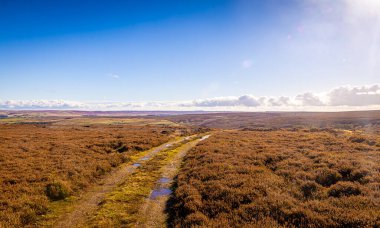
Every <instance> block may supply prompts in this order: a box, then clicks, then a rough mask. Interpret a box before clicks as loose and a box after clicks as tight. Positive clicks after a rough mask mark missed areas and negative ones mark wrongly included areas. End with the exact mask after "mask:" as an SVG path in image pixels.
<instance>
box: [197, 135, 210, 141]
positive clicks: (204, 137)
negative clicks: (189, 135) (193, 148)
mask: <svg viewBox="0 0 380 228" xmlns="http://www.w3.org/2000/svg"><path fill="white" fill-rule="evenodd" d="M208 137H210V135H205V136H203V137H202V138H201V139H200V140H199V141H203V140H205V139H207V138H208Z"/></svg>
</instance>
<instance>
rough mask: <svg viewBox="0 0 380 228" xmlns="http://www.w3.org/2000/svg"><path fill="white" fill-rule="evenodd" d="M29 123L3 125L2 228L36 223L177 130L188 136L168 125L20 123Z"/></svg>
mask: <svg viewBox="0 0 380 228" xmlns="http://www.w3.org/2000/svg"><path fill="white" fill-rule="evenodd" d="M2 120H6V119H2ZM28 121H29V122H30V120H28V119H17V121H16V120H15V119H12V121H11V123H12V124H4V123H3V124H0V142H1V144H0V152H1V156H0V190H1V191H0V227H3V226H6V227H7V226H9V227H15V226H21V225H30V224H34V223H35V222H36V221H37V219H38V218H40V217H41V216H43V215H45V214H50V213H51V212H52V211H51V210H52V209H53V207H54V206H56V205H57V204H56V203H55V202H60V201H59V200H60V199H64V198H67V197H68V199H70V197H76V196H79V195H80V194H81V192H83V191H84V190H86V189H87V187H89V186H91V185H93V184H95V183H98V182H99V180H101V178H102V176H104V175H105V174H106V173H108V172H109V171H111V170H112V169H113V167H117V166H119V165H120V164H122V163H123V162H126V161H128V160H129V159H130V157H131V156H133V155H134V154H136V153H139V152H140V151H143V150H147V149H150V148H152V147H154V146H158V145H160V144H162V143H164V142H166V141H168V140H169V139H170V138H172V137H174V133H175V131H177V130H178V131H179V133H181V132H182V133H186V129H184V128H175V127H172V126H171V124H168V121H166V122H165V121H158V122H154V121H153V120H149V121H144V122H142V121H140V120H138V121H137V122H138V124H137V125H133V124H131V123H135V122H136V120H130V121H129V122H128V121H127V120H126V119H123V120H118V121H117V122H115V120H113V119H109V120H106V119H94V120H88V119H86V120H85V121H84V120H83V119H81V120H72V119H70V120H60V122H57V123H49V119H47V121H45V122H39V123H28V124H26V123H24V124H20V122H28ZM31 122H35V121H31ZM126 122H127V123H128V125H125V123H126ZM8 123H9V122H8ZM58 123H61V124H58ZM62 123H64V124H62ZM109 123H112V124H111V125H109ZM147 123H149V124H151V126H147ZM155 123H158V124H155ZM165 124H166V125H165ZM153 125H154V126H153Z"/></svg>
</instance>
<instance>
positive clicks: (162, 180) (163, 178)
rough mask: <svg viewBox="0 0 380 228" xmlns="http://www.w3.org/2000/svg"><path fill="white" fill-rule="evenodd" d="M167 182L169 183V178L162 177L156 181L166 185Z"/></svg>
mask: <svg viewBox="0 0 380 228" xmlns="http://www.w3.org/2000/svg"><path fill="white" fill-rule="evenodd" d="M169 181H171V179H170V178H167V177H162V178H160V179H159V180H158V183H168V182H169Z"/></svg>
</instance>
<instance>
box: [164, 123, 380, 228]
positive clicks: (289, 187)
mask: <svg viewBox="0 0 380 228" xmlns="http://www.w3.org/2000/svg"><path fill="white" fill-rule="evenodd" d="M368 132H370V131H368ZM176 185H177V188H176V190H175V195H174V196H173V199H172V200H171V201H172V202H171V204H170V205H171V206H170V207H169V211H170V213H171V218H170V224H171V225H172V226H176V227H192V226H204V227H210V226H211V227H212V226H218V227H275V226H297V227H379V226H380V137H379V134H377V133H374V134H370V133H363V132H362V133H360V132H359V131H357V132H350V131H340V130H318V129H312V130H268V131H249V130H245V131H238V130H232V131H224V132H218V133H215V134H214V135H212V136H211V137H210V138H209V139H208V140H205V141H203V142H202V143H200V144H199V145H198V146H197V147H195V148H194V149H193V150H191V151H190V152H189V153H188V154H187V156H186V157H185V161H184V164H183V167H182V168H181V171H180V173H179V175H178V180H177V183H176Z"/></svg>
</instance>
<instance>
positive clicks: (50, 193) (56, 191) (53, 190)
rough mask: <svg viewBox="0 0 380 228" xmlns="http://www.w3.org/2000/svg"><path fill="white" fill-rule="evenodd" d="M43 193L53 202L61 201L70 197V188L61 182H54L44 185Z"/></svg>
mask: <svg viewBox="0 0 380 228" xmlns="http://www.w3.org/2000/svg"><path fill="white" fill-rule="evenodd" d="M45 193H46V196H47V197H48V198H49V199H51V200H53V201H55V200H62V199H65V198H66V197H68V196H69V195H70V188H69V187H68V186H67V184H66V183H65V182H63V181H54V182H52V183H49V184H47V185H46V189H45Z"/></svg>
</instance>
